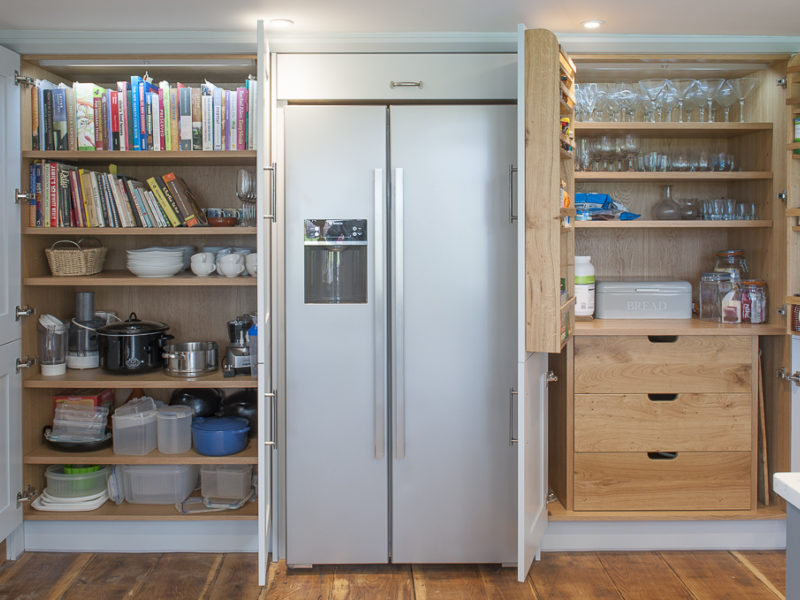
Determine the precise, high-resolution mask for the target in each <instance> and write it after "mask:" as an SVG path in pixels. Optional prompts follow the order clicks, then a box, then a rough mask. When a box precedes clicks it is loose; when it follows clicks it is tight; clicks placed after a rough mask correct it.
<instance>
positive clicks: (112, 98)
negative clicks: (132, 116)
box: [108, 91, 122, 150]
mask: <svg viewBox="0 0 800 600" xmlns="http://www.w3.org/2000/svg"><path fill="white" fill-rule="evenodd" d="M108 99H109V104H110V106H111V110H110V112H111V149H112V150H121V149H122V145H121V142H120V135H119V134H120V126H119V92H116V91H109V92H108Z"/></svg>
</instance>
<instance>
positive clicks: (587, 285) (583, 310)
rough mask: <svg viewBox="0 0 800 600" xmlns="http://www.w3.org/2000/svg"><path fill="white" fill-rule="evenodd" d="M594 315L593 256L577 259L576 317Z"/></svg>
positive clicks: (577, 257)
mask: <svg viewBox="0 0 800 600" xmlns="http://www.w3.org/2000/svg"><path fill="white" fill-rule="evenodd" d="M593 315H594V265H592V257H591V256H576V257H575V316H576V317H591V316H593Z"/></svg>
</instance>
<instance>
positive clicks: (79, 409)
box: [53, 403, 108, 440]
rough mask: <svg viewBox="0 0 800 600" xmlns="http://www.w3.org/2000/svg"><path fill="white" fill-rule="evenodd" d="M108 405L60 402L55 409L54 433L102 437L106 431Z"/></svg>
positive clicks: (88, 437) (91, 437) (76, 436)
mask: <svg viewBox="0 0 800 600" xmlns="http://www.w3.org/2000/svg"><path fill="white" fill-rule="evenodd" d="M107 421H108V407H106V406H92V407H86V406H72V405H69V404H68V403H63V404H60V405H59V406H58V407H57V408H56V410H55V418H54V419H53V435H57V436H71V437H74V438H82V439H86V440H99V439H102V438H103V436H104V435H105V432H106V423H107Z"/></svg>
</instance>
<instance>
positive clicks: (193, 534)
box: [24, 521, 258, 552]
mask: <svg viewBox="0 0 800 600" xmlns="http://www.w3.org/2000/svg"><path fill="white" fill-rule="evenodd" d="M254 525H255V523H254V522H253V521H186V522H182V523H176V522H165V521H123V522H116V523H115V522H113V521H26V522H25V523H24V526H25V550H26V551H46V552H257V551H258V532H257V531H256V527H255V526H254Z"/></svg>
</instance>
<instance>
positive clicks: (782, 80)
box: [775, 77, 786, 89]
mask: <svg viewBox="0 0 800 600" xmlns="http://www.w3.org/2000/svg"><path fill="white" fill-rule="evenodd" d="M775 84H776V85H777V86H778V87H782V88H783V89H786V77H778V79H777V80H776V82H775Z"/></svg>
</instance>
